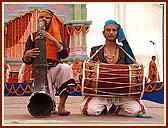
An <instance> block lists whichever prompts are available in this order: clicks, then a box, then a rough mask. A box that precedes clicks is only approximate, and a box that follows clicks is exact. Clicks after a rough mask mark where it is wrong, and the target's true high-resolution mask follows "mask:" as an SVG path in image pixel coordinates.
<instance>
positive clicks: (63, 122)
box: [2, 96, 166, 126]
mask: <svg viewBox="0 0 168 128" xmlns="http://www.w3.org/2000/svg"><path fill="white" fill-rule="evenodd" d="M28 98H29V97H28V96H21V97H18V96H5V97H3V99H2V104H3V105H2V125H3V126H118V125H119V126H165V125H166V122H165V121H166V115H165V111H166V108H165V105H164V104H158V103H155V102H151V101H147V100H143V103H144V104H145V106H146V108H147V114H146V115H150V116H153V117H154V118H137V117H125V116H113V115H110V114H107V115H103V116H85V115H82V114H80V110H79V104H80V103H81V101H82V97H81V96H71V97H69V98H68V100H67V104H66V108H67V109H68V110H69V111H70V112H71V114H70V115H69V116H66V117H65V116H58V115H51V116H50V117H47V118H34V117H32V116H31V115H30V113H29V112H28V110H27V104H28V102H29V100H28ZM55 99H56V101H57V103H58V102H59V98H58V97H55Z"/></svg>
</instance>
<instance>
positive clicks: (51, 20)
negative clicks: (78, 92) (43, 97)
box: [23, 10, 74, 116]
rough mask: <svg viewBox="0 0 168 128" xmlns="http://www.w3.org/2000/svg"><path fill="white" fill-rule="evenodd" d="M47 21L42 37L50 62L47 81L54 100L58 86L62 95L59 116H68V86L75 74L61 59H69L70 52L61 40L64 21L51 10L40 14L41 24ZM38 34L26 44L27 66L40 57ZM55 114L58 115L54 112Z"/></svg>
mask: <svg viewBox="0 0 168 128" xmlns="http://www.w3.org/2000/svg"><path fill="white" fill-rule="evenodd" d="M42 20H45V21H46V25H45V28H46V30H41V31H40V32H39V33H40V35H41V36H44V37H46V57H47V62H48V71H47V72H48V73H47V81H48V86H49V93H50V95H51V97H52V99H53V100H54V98H55V88H54V85H57V88H58V89H59V93H60V102H59V105H58V114H59V115H62V116H67V115H69V114H70V112H69V111H67V110H66V109H65V103H66V100H67V97H68V94H67V87H68V84H70V83H71V84H72V83H74V77H73V73H72V71H71V67H70V66H69V65H68V64H62V63H60V59H64V58H66V57H68V50H67V47H66V45H65V43H64V42H63V41H62V38H61V31H60V29H61V27H63V22H62V20H61V19H60V18H59V17H57V16H55V15H54V13H53V12H52V11H50V10H41V11H40V13H39V22H41V21H42ZM35 38H36V33H32V34H31V35H30V36H29V37H28V39H27V42H26V45H25V51H24V56H23V62H24V63H26V64H34V59H35V58H36V57H37V56H39V53H40V51H39V48H35ZM53 113H56V111H54V112H53Z"/></svg>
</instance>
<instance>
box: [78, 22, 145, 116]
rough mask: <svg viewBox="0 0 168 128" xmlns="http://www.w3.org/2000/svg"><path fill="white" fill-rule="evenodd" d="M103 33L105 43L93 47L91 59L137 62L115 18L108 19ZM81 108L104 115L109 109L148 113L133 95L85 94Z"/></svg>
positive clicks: (89, 112)
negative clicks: (107, 95)
mask: <svg viewBox="0 0 168 128" xmlns="http://www.w3.org/2000/svg"><path fill="white" fill-rule="evenodd" d="M103 35H104V37H105V39H106V40H105V44H104V45H100V46H95V47H92V48H91V53H90V56H91V57H90V60H92V61H94V62H99V63H108V64H133V63H136V60H135V56H134V54H133V52H132V50H131V48H130V46H129V44H128V42H127V40H126V37H125V34H124V32H123V29H122V28H121V26H120V24H118V23H117V22H116V21H114V20H108V21H106V22H105V25H104V30H103ZM117 41H118V42H121V43H122V46H119V44H118V43H117ZM80 109H81V113H83V114H85V115H102V114H104V113H106V112H107V111H109V112H110V113H112V114H116V115H125V116H138V114H140V113H141V114H145V113H146V108H145V106H144V104H143V103H142V102H141V101H140V99H134V98H132V97H112V98H111V97H110V98H106V97H101V96H96V97H94V96H93V97H91V96H85V98H84V100H83V102H82V103H81V105H80Z"/></svg>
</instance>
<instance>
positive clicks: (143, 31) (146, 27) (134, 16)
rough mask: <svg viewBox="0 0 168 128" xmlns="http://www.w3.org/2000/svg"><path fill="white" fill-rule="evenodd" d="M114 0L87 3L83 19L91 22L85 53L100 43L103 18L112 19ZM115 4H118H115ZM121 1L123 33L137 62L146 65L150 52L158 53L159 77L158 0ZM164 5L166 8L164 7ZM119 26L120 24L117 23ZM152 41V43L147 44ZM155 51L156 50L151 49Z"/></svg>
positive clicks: (160, 49)
mask: <svg viewBox="0 0 168 128" xmlns="http://www.w3.org/2000/svg"><path fill="white" fill-rule="evenodd" d="M115 4H116V3H113V2H110V3H94V4H93V3H91V4H90V3H89V4H88V3H87V12H88V13H87V16H88V17H87V20H88V21H90V20H91V21H92V25H91V26H90V31H89V33H88V35H87V46H88V48H87V53H88V55H89V53H90V48H91V47H92V46H95V45H100V44H103V43H104V37H103V35H102V31H103V26H104V23H105V21H107V20H109V19H114V14H115V13H116V12H115V9H114V5H115ZM117 4H119V3H117ZM122 4H125V7H126V12H125V20H126V21H125V22H124V23H125V28H123V29H124V31H125V34H126V37H127V40H128V42H129V44H130V46H131V48H132V50H133V52H134V54H135V56H136V59H137V61H138V62H139V63H142V64H143V65H144V66H145V76H147V75H148V65H149V62H150V60H151V56H152V55H157V56H158V63H157V64H158V69H159V74H160V76H161V80H163V54H162V53H163V46H162V43H163V42H162V41H163V39H162V6H161V5H160V3H149V2H148V3H126V2H125V3H122ZM165 8H166V7H165ZM121 26H122V24H121ZM150 40H151V41H153V42H155V45H153V44H152V43H150ZM155 50H156V51H155Z"/></svg>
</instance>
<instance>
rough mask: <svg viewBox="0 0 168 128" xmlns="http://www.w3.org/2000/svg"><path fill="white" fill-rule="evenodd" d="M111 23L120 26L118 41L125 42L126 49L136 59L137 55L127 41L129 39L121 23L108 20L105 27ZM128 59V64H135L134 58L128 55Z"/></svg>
mask: <svg viewBox="0 0 168 128" xmlns="http://www.w3.org/2000/svg"><path fill="white" fill-rule="evenodd" d="M110 24H112V25H114V26H116V27H117V28H118V35H117V39H118V41H119V42H122V43H123V48H124V50H125V51H126V52H127V53H128V54H129V55H130V56H131V57H132V58H133V59H134V60H135V56H134V54H133V52H132V50H131V48H130V46H129V44H128V42H127V39H126V37H125V34H124V31H123V29H122V27H121V25H120V24H118V23H117V22H116V21H115V20H108V21H106V22H105V25H104V28H105V27H106V26H108V25H110ZM126 61H127V63H128V64H133V62H132V60H131V59H130V58H129V57H128V56H126Z"/></svg>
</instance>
